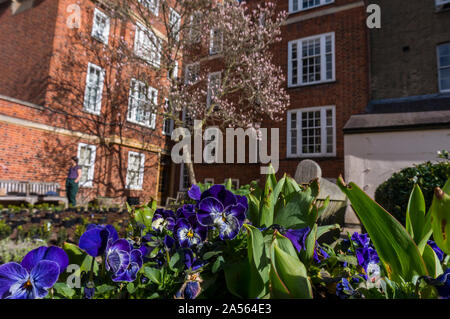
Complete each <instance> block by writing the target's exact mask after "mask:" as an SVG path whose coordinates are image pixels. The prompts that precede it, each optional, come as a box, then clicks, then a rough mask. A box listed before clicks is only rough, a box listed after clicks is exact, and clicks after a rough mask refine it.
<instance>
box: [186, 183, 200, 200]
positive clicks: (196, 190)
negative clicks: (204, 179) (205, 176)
mask: <svg viewBox="0 0 450 319" xmlns="http://www.w3.org/2000/svg"><path fill="white" fill-rule="evenodd" d="M188 195H189V197H190V198H191V199H193V200H195V201H199V200H200V197H201V195H202V191H201V190H200V187H198V186H197V185H192V186H191V188H190V189H189V191H188Z"/></svg>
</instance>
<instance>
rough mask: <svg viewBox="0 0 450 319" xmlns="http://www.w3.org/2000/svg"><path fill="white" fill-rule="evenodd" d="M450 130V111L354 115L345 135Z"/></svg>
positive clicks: (345, 128)
mask: <svg viewBox="0 0 450 319" xmlns="http://www.w3.org/2000/svg"><path fill="white" fill-rule="evenodd" d="M440 128H450V110H444V111H430V112H403V113H380V114H359V115H353V116H352V117H351V118H350V119H349V120H348V121H347V123H346V124H345V126H344V133H345V134H352V133H368V132H387V131H399V130H419V129H440Z"/></svg>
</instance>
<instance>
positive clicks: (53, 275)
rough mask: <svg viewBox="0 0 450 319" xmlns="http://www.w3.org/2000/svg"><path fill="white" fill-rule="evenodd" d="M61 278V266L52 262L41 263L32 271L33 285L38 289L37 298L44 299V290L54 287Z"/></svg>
mask: <svg viewBox="0 0 450 319" xmlns="http://www.w3.org/2000/svg"><path fill="white" fill-rule="evenodd" d="M58 277H59V265H58V264H57V263H56V262H54V261H50V260H42V261H40V262H39V263H38V264H37V265H36V266H35V267H34V268H33V270H32V271H31V273H30V278H31V279H32V282H33V285H34V286H35V287H36V288H38V295H37V296H36V297H37V298H42V297H45V296H42V293H43V292H42V289H48V288H51V287H53V285H54V284H55V283H56V281H57V280H58Z"/></svg>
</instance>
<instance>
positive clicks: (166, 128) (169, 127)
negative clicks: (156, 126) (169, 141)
mask: <svg viewBox="0 0 450 319" xmlns="http://www.w3.org/2000/svg"><path fill="white" fill-rule="evenodd" d="M165 103H166V106H167V107H166V108H167V109H169V107H168V105H167V104H168V103H169V100H168V99H165ZM173 127H174V121H173V119H171V118H170V117H166V116H164V121H163V128H162V133H163V134H164V135H169V136H170V135H172V131H173Z"/></svg>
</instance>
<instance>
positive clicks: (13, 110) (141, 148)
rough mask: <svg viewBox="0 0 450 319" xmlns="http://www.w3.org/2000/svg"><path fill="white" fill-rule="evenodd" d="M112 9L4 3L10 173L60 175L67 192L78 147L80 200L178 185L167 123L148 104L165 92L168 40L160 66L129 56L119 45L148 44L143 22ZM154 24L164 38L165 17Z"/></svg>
mask: <svg viewBox="0 0 450 319" xmlns="http://www.w3.org/2000/svg"><path fill="white" fill-rule="evenodd" d="M148 9H149V10H150V11H151V12H150V14H155V15H156V14H158V9H157V8H156V9H155V8H154V7H151V6H150V5H149V6H148ZM107 12H108V10H106V8H105V7H103V8H102V7H96V6H95V5H94V4H93V3H92V2H91V1H87V0H86V1H78V2H77V3H76V4H75V3H73V2H72V1H67V0H59V1H55V0H26V1H21V2H18V1H15V0H14V1H2V2H1V3H0V30H1V32H0V43H1V45H0V74H1V77H0V136H1V138H0V164H1V165H0V179H1V180H19V181H33V182H58V183H59V184H60V186H61V190H62V193H61V194H64V188H65V178H66V176H67V170H68V167H69V165H70V164H69V159H70V158H71V157H72V156H74V155H75V156H78V157H79V159H80V165H81V166H82V172H83V175H82V179H81V182H80V186H81V188H80V192H79V195H78V201H79V202H88V201H90V200H92V199H94V198H97V197H99V196H101V197H104V196H106V197H110V198H113V199H115V200H116V201H123V200H124V199H125V198H126V197H138V198H139V199H140V202H144V201H148V200H149V199H150V198H159V199H162V200H164V198H162V196H163V194H168V193H167V188H168V185H167V184H165V185H164V183H162V180H163V176H164V179H165V180H166V181H168V180H169V177H170V172H167V168H169V169H170V167H171V165H160V163H161V162H163V163H166V162H167V161H166V160H164V156H165V155H166V154H167V151H166V144H167V141H168V140H167V137H166V135H165V134H164V132H163V130H164V131H166V132H167V130H166V129H167V128H166V127H163V126H164V124H167V123H165V121H164V119H163V118H160V116H159V115H158V116H156V113H155V114H150V113H148V112H147V113H145V111H143V110H142V109H141V102H143V101H142V100H143V99H144V98H143V97H142V96H144V97H145V100H146V101H144V102H146V103H148V101H147V99H152V101H151V102H153V103H154V104H157V105H161V104H162V103H161V101H163V99H164V96H162V94H158V93H160V92H159V90H158V89H159V88H161V87H162V86H163V85H164V81H158V83H151V81H152V80H153V79H154V78H156V76H154V74H153V72H156V71H155V70H156V69H157V64H158V63H159V58H160V55H159V53H158V50H160V49H161V47H155V48H153V49H154V51H152V54H153V55H152V56H151V57H150V59H151V61H150V62H151V64H153V65H155V68H151V67H148V65H143V64H142V63H139V61H138V60H136V61H131V62H130V61H129V62H128V63H125V62H124V61H121V60H120V59H121V57H120V56H119V55H118V54H114V52H118V51H119V50H118V48H119V47H120V46H121V45H122V46H123V45H125V46H126V47H128V49H130V50H132V51H133V50H134V52H135V53H136V55H139V54H140V52H141V51H142V43H141V42H140V41H141V40H142V37H141V33H142V32H143V31H142V27H141V26H139V24H138V23H136V24H134V23H131V22H129V21H128V22H123V21H122V20H120V19H117V18H116V17H111V16H108V14H107ZM159 14H161V13H159ZM152 27H153V33H154V34H155V35H156V36H157V37H158V38H159V39H160V40H162V41H163V40H164V34H163V33H162V32H161V31H160V30H161V28H160V26H159V25H154V26H152ZM140 50H141V51H140ZM145 58H149V57H145ZM144 78H145V79H146V80H145V81H146V82H145V83H143V81H144V80H143V79H144ZM147 79H150V81H148V82H147ZM161 82H162V83H161ZM143 90H145V92H146V93H147V94H143V95H140V94H141V93H142V91H143ZM143 112H144V113H143ZM162 167H165V168H166V170H164V173H162ZM165 188H166V189H165ZM161 190H164V192H161ZM173 191H174V190H172V192H173Z"/></svg>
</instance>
